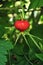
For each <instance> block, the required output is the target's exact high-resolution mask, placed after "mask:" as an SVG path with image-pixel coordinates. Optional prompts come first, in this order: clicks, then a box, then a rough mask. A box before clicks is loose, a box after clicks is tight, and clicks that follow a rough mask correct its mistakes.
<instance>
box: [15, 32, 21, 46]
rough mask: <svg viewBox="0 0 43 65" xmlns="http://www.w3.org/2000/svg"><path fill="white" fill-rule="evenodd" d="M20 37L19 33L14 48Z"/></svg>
mask: <svg viewBox="0 0 43 65" xmlns="http://www.w3.org/2000/svg"><path fill="white" fill-rule="evenodd" d="M20 35H21V33H19V35H18V37H17V39H16V41H15V44H14V46H15V45H16V43H17V41H18V39H19V37H20Z"/></svg>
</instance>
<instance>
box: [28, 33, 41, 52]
mask: <svg viewBox="0 0 43 65" xmlns="http://www.w3.org/2000/svg"><path fill="white" fill-rule="evenodd" d="M28 35H29V37H30V38H31V40H32V41H33V42H34V44H35V45H36V46H37V47H38V49H39V50H40V51H41V48H40V46H39V45H38V44H37V42H36V41H35V39H34V38H33V37H32V35H31V34H29V33H28Z"/></svg>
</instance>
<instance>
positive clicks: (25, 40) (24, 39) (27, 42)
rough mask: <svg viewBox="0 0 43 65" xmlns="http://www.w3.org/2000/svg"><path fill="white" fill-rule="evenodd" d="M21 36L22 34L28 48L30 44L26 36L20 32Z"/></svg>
mask: <svg viewBox="0 0 43 65" xmlns="http://www.w3.org/2000/svg"><path fill="white" fill-rule="evenodd" d="M22 36H23V38H24V40H25V42H26V44H27V45H28V47H29V48H30V45H29V43H28V41H27V39H26V37H25V35H24V34H23V33H22Z"/></svg>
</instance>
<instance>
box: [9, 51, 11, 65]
mask: <svg viewBox="0 0 43 65" xmlns="http://www.w3.org/2000/svg"><path fill="white" fill-rule="evenodd" d="M9 65H11V58H10V52H9Z"/></svg>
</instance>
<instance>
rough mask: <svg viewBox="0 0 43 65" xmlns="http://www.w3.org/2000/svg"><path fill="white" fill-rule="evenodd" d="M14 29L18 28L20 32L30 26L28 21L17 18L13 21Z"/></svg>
mask: <svg viewBox="0 0 43 65" xmlns="http://www.w3.org/2000/svg"><path fill="white" fill-rule="evenodd" d="M14 26H15V28H16V29H18V30H20V31H21V32H23V31H25V30H27V29H28V28H29V26H30V23H29V22H28V21H27V20H17V21H16V22H15V23H14Z"/></svg>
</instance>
